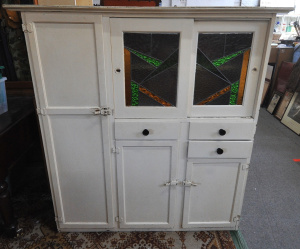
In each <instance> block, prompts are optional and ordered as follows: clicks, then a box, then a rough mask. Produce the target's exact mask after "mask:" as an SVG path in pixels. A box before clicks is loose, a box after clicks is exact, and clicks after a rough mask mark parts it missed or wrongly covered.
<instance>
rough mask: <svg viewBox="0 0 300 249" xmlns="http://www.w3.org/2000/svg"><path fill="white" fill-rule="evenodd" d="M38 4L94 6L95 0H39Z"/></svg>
mask: <svg viewBox="0 0 300 249" xmlns="http://www.w3.org/2000/svg"><path fill="white" fill-rule="evenodd" d="M38 5H44V6H53V5H72V6H93V0H38Z"/></svg>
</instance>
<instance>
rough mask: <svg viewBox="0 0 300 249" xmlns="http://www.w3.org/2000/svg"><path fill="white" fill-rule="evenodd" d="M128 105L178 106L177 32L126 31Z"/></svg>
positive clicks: (126, 93) (126, 98) (126, 88)
mask: <svg viewBox="0 0 300 249" xmlns="http://www.w3.org/2000/svg"><path fill="white" fill-rule="evenodd" d="M123 38H124V64H125V96H126V97H125V100H126V106H161V107H163V106H165V107H172V106H176V100H177V75H178V51H179V34H178V33H129V32H125V33H124V36H123Z"/></svg>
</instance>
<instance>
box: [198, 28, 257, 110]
mask: <svg viewBox="0 0 300 249" xmlns="http://www.w3.org/2000/svg"><path fill="white" fill-rule="evenodd" d="M252 38H253V34H252V33H219V34H217V33H199V34H198V49H197V65H196V72H195V90H194V102H193V104H194V105H242V101H243V95H244V88H245V81H246V74H247V68H248V63H249V55H250V49H251V45H252Z"/></svg>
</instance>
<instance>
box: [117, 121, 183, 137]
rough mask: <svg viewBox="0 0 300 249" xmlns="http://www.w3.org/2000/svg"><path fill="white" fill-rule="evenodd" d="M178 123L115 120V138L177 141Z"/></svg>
mask: <svg viewBox="0 0 300 249" xmlns="http://www.w3.org/2000/svg"><path fill="white" fill-rule="evenodd" d="M179 131H180V123H179V121H164V120H159V121H158V120H156V121H154V120H153V121H152V120H141V119H139V120H134V119H133V120H116V121H115V138H116V139H126V140H153V139H156V140H159V139H178V138H179Z"/></svg>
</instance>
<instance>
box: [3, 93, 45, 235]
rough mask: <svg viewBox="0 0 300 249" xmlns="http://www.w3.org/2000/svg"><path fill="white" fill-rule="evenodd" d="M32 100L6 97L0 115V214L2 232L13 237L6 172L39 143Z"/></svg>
mask: <svg viewBox="0 0 300 249" xmlns="http://www.w3.org/2000/svg"><path fill="white" fill-rule="evenodd" d="M38 134H39V133H38V126H37V118H36V113H35V111H34V103H33V98H32V97H24V96H23V97H20V96H18V97H8V112H6V113H4V114H2V115H0V151H1V157H0V213H1V216H2V218H3V223H4V229H5V232H6V233H8V234H9V235H12V236H14V235H15V234H16V231H17V220H16V219H15V217H14V214H13V208H12V204H11V200H10V194H9V191H8V183H7V181H6V180H7V176H8V174H9V170H10V169H11V168H12V167H13V166H14V165H15V164H16V163H17V162H18V161H19V160H21V159H22V157H23V156H24V155H25V154H26V152H27V151H28V150H29V149H30V148H31V147H32V146H33V144H34V143H36V142H38V141H39V137H38Z"/></svg>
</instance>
